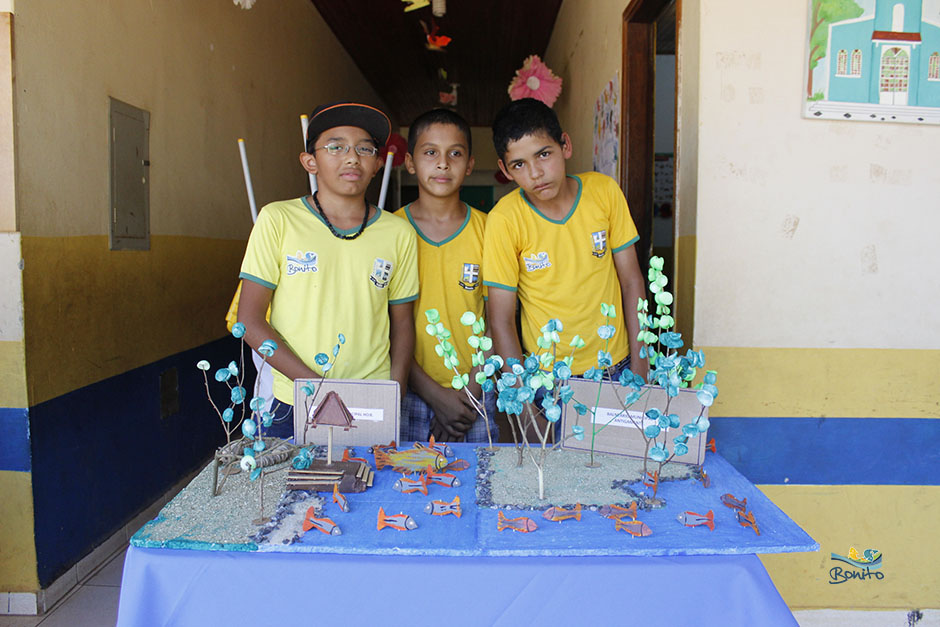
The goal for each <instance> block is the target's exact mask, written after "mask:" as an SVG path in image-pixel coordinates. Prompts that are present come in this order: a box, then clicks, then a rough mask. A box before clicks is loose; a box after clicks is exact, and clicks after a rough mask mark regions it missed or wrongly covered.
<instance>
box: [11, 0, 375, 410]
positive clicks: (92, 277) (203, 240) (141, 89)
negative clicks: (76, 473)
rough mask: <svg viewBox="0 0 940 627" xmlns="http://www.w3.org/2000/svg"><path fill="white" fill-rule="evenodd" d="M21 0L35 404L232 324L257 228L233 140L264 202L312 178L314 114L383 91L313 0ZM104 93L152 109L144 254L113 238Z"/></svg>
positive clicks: (21, 181) (20, 184)
mask: <svg viewBox="0 0 940 627" xmlns="http://www.w3.org/2000/svg"><path fill="white" fill-rule="evenodd" d="M17 9H18V12H17V14H16V22H15V28H16V32H15V35H16V36H15V39H14V42H15V46H16V50H15V70H16V104H15V106H16V132H17V139H18V144H17V162H16V163H17V171H16V176H17V179H16V182H17V187H16V203H17V206H16V210H17V217H18V220H19V228H20V230H21V232H22V235H23V243H22V245H23V251H24V256H25V258H26V267H25V272H24V294H25V308H26V344H27V346H26V359H27V371H28V377H29V389H30V401H31V403H36V402H40V401H42V400H46V399H48V398H52V397H55V396H57V395H60V394H63V393H65V392H67V391H70V390H72V389H75V388H77V387H81V386H83V385H87V384H89V383H92V382H94V381H98V380H100V379H103V378H106V377H108V376H113V375H116V374H120V373H122V372H125V371H127V370H129V369H131V368H134V367H136V366H140V365H143V364H146V363H150V362H152V361H154V360H156V359H159V358H161V357H164V356H166V355H169V354H173V353H175V352H178V351H181V350H184V349H187V348H191V347H193V346H197V345H200V344H202V343H205V342H207V341H209V340H212V339H214V338H217V337H220V336H221V335H223V334H224V333H225V328H224V326H223V324H222V317H223V316H224V313H225V311H226V309H227V307H228V301H229V299H230V298H231V294H232V292H233V290H234V288H235V284H236V281H237V272H238V265H239V262H240V259H241V254H242V252H243V248H244V240H245V239H246V238H247V235H248V232H249V230H250V228H251V218H250V213H249V211H248V202H247V197H246V193H245V186H244V182H243V179H242V172H241V165H240V161H239V156H238V148H237V143H236V140H237V139H238V138H239V137H243V138H245V140H246V144H247V150H248V159H249V163H250V165H251V173H252V178H253V182H254V189H255V195H256V198H257V201H258V206H259V207H260V206H262V205H263V204H265V203H266V202H269V201H272V200H276V199H280V198H287V197H291V196H297V195H300V194H302V193H304V191H305V189H306V186H307V178H306V174H305V173H304V172H303V171H302V170H301V168H300V165H299V163H298V160H297V155H298V154H299V153H300V152H301V150H302V148H303V142H302V140H301V130H300V119H299V116H300V114H301V113H309V112H310V111H311V110H312V109H313V108H314V106H316V105H317V104H319V103H322V102H328V101H331V100H339V99H356V100H362V101H366V102H370V103H375V104H378V105H379V106H382V103H381V102H380V101H379V100H378V96H377V95H376V93H375V92H374V91H373V90H372V89H371V87H369V85H368V84H367V83H366V81H365V79H364V78H363V77H362V75H361V74H360V72H359V71H358V70H357V69H356V67H355V65H354V64H353V63H352V61H351V59H350V57H349V55H348V54H347V53H346V52H345V51H344V50H343V49H342V48H341V47H340V45H339V43H338V42H337V40H336V38H335V37H334V35H333V34H332V32H331V31H330V30H329V28H328V27H327V26H326V25H325V23H324V22H323V20H322V19H321V18H320V16H319V14H318V13H317V11H316V9H315V8H314V7H313V4H312V3H311V2H309V0H279V1H278V2H259V3H257V4H256V5H255V7H254V8H253V9H251V10H249V11H245V10H242V9H240V8H238V7H236V6H235V5H234V4H233V3H232V2H231V0H200V1H199V2H188V1H183V0H175V1H172V0H171V1H161V2H150V1H149V0H112V1H109V2H99V1H97V0H85V1H75V2H66V3H61V2H50V1H39V0H37V1H35V2H24V3H20V4H19V6H18V7H17ZM0 96H2V94H0ZM109 96H110V97H114V98H117V99H119V100H122V101H125V102H128V103H130V104H132V105H134V106H136V107H140V108H142V109H146V110H148V111H149V112H150V114H151V118H150V161H151V164H152V165H151V167H150V228H151V233H152V247H151V250H150V251H147V252H126V251H125V252H112V251H109V250H108V240H107V233H108V219H109V210H108V208H109V176H108V168H109V163H108V160H109V156H108V107H109V100H108V98H109ZM2 165H3V162H2V159H0V167H2ZM63 259H67V260H69V264H67V265H63V264H62V260H63ZM145 330H146V332H145ZM62 346H69V349H70V350H68V351H62V350H61V347H62Z"/></svg>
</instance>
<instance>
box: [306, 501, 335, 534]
mask: <svg viewBox="0 0 940 627" xmlns="http://www.w3.org/2000/svg"><path fill="white" fill-rule="evenodd" d="M302 527H303V530H304V533H307V532H308V531H310V530H311V529H316V530H317V531H321V532H323V533H325V534H326V535H328V536H338V535H342V533H343V532H342V531H340V528H339V526H338V525H337V524H336V523H335V522H333V521H332V520H330V519H329V518H317V517H316V511H315V510H314V509H313V507H311V508H310V509H308V510H307V513H306V515H304V524H303V526H302Z"/></svg>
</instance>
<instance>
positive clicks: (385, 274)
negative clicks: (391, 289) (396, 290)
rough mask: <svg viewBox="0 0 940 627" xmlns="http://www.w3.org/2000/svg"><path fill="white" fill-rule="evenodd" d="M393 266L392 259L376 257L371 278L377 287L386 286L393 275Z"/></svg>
mask: <svg viewBox="0 0 940 627" xmlns="http://www.w3.org/2000/svg"><path fill="white" fill-rule="evenodd" d="M392 268H393V264H392V262H391V261H386V260H384V259H380V258H379V257H376V258H375V263H373V264H372V274H370V275H369V280H370V281H372V282H373V283H374V284H375V286H376V287H377V288H379V289H382V288H384V287H385V286H386V285H388V280H389V278H391V276H392Z"/></svg>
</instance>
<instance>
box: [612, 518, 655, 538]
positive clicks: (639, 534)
mask: <svg viewBox="0 0 940 627" xmlns="http://www.w3.org/2000/svg"><path fill="white" fill-rule="evenodd" d="M614 529H616V530H617V531H626V532H627V533H629V534H630V535H631V536H633V537H634V538H645V537H646V536H651V535H653V530H652V529H650V528H649V525H647V524H646V523H645V522H643V521H642V520H624V519H623V518H617V519H615V520H614Z"/></svg>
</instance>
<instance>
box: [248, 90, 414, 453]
mask: <svg viewBox="0 0 940 627" xmlns="http://www.w3.org/2000/svg"><path fill="white" fill-rule="evenodd" d="M390 131H391V125H390V123H389V120H388V117H387V116H386V115H385V114H384V113H382V112H381V111H379V110H378V109H375V108H374V107H370V106H368V105H363V104H358V103H352V102H340V103H333V104H329V105H323V106H320V107H318V108H317V109H316V110H315V111H314V112H313V115H312V116H311V117H310V125H309V127H308V130H307V145H306V151H305V152H303V153H301V155H300V163H301V165H302V166H303V168H304V170H306V171H307V172H309V173H311V174H315V175H316V176H317V184H318V190H317V192H316V193H315V194H313V195H312V196H304V197H301V198H296V199H293V200H285V201H280V202H274V203H271V204H269V205H266V206H265V207H264V208H263V209H262V210H261V212H260V213H259V214H258V221H257V222H256V223H255V226H254V228H253V229H252V231H251V236H250V237H249V239H248V248H247V250H246V251H245V258H244V260H243V261H242V267H241V273H240V274H239V277H240V278H241V279H242V280H243V283H242V292H241V299H240V302H239V306H238V319H239V321H241V322H242V323H244V325H245V327H246V333H245V340H246V341H247V342H248V344H249V345H250V346H251V347H252V348H255V349H257V348H258V347H259V346H260V344H261V342H263V341H264V340H266V339H269V338H271V339H274V340H275V341H276V342H277V344H278V347H279V348H278V349H277V350H276V351H275V352H274V355H273V356H271V357H270V358H269V363H270V364H271V366H272V367H273V369H274V383H273V388H274V397H275V402H274V403H273V405H272V409H271V412H272V413H273V414H274V422H273V424H272V426H271V427H270V428H269V429H268V430H267V431H266V435H274V436H279V437H289V436H290V435H292V434H293V418H292V414H293V401H294V387H293V380H294V379H297V378H314V377H319V376H320V374H321V372H322V370H321V369H320V366H321V364H317V363H316V359H315V358H316V355H317V354H318V353H319V352H321V351H328V350H329V349H330V347H332V346H333V345H334V344H336V342H337V336H338V334H340V333H342V334H343V335H344V336H345V338H346V341H345V346H344V347H343V352H342V354H341V355H340V356H339V359H338V360H337V361H336V362H335V366H334V367H333V368H332V370H330V372H329V376H330V377H331V378H338V379H389V378H391V379H395V380H396V381H398V384H399V386H400V389H401V391H402V393H404V390H405V385H406V384H407V380H408V368H409V366H410V364H411V360H412V354H413V353H414V319H413V316H412V302H413V301H414V300H416V299H417V298H418V267H417V246H416V238H415V233H414V231H413V230H412V229H411V227H409V226H408V224H407V223H406V222H405V221H404V220H402V219H400V218H397V217H395V216H394V215H392V214H390V213H388V212H384V211H382V210H381V209H378V208H377V207H375V206H373V205H370V204H369V203H368V202H367V201H366V200H365V194H366V188H367V187H368V185H369V181H371V180H372V177H373V176H375V174H376V173H377V172H378V171H379V168H380V167H381V160H380V159H379V157H378V152H379V148H380V147H381V146H384V145H385V142H386V141H387V140H388V136H389V133H390ZM269 304H270V306H271V320H270V323H268V321H266V320H265V312H266V311H267V309H268V305H269Z"/></svg>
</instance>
